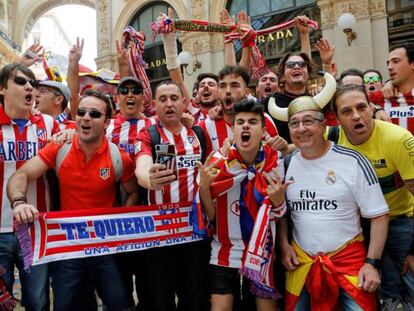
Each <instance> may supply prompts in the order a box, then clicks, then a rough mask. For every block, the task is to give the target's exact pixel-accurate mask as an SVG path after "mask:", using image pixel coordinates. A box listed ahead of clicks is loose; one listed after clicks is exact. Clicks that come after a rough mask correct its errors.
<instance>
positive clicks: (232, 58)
mask: <svg viewBox="0 0 414 311" xmlns="http://www.w3.org/2000/svg"><path fill="white" fill-rule="evenodd" d="M220 22H221V23H222V24H226V25H234V16H232V17H230V15H229V12H228V11H227V10H226V9H221V11H220ZM224 65H228V66H235V65H236V55H235V53H234V44H233V41H232V40H226V38H225V37H224Z"/></svg>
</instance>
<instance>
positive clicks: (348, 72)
mask: <svg viewBox="0 0 414 311" xmlns="http://www.w3.org/2000/svg"><path fill="white" fill-rule="evenodd" d="M346 76H357V77H360V78H361V80H362V82H363V81H364V76H363V75H362V71H361V70H359V69H356V68H349V69H346V70H344V71H342V72H341V75H340V77H339V84H342V79H343V78H345V77H346Z"/></svg>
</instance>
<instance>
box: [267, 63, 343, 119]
mask: <svg viewBox="0 0 414 311" xmlns="http://www.w3.org/2000/svg"><path fill="white" fill-rule="evenodd" d="M319 74H320V75H323V77H324V79H325V87H324V88H323V90H322V91H321V92H320V93H319V94H317V95H316V96H314V97H311V96H300V97H298V98H296V99H295V100H293V101H292V102H291V103H290V104H289V106H288V108H280V107H278V106H277V105H276V101H275V98H274V97H271V98H270V99H269V105H268V109H269V113H270V114H271V115H272V116H273V118H275V119H277V120H279V121H285V122H288V121H289V119H290V117H291V116H292V115H294V114H295V113H297V112H300V111H303V110H317V111H320V110H321V109H323V108H324V107H325V106H326V105H327V104H328V103H329V101H330V100H331V98H332V96H333V95H334V94H335V91H336V81H335V78H334V77H333V76H332V75H331V74H330V73H327V72H325V73H324V72H322V71H320V72H319Z"/></svg>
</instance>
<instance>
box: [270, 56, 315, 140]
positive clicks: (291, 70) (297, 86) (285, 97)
mask: <svg viewBox="0 0 414 311" xmlns="http://www.w3.org/2000/svg"><path fill="white" fill-rule="evenodd" d="M311 71H312V67H311V60H310V58H309V56H308V55H307V54H306V53H303V52H299V53H286V54H285V55H284V56H283V57H282V59H281V60H280V62H279V66H278V72H279V78H280V83H279V84H281V85H282V87H281V91H280V92H276V93H274V94H273V95H272V96H271V97H273V98H274V99H275V100H276V102H277V104H278V106H280V107H284V108H286V107H288V106H289V104H290V102H291V101H292V100H293V99H295V98H296V97H298V96H302V95H306V94H307V89H306V86H307V83H308V80H309V76H310V74H311ZM271 97H268V98H265V99H264V100H262V104H263V105H264V107H265V111H266V112H269V110H268V104H269V99H270V98H271ZM273 121H274V123H275V124H276V127H277V129H278V132H279V135H280V136H281V137H283V138H284V139H286V140H287V142H288V143H289V144H290V143H291V139H290V135H289V128H288V124H287V122H284V121H279V120H276V119H273Z"/></svg>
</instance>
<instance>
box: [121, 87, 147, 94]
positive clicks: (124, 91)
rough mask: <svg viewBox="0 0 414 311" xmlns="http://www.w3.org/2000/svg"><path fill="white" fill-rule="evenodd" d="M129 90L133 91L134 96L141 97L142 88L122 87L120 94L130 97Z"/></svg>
mask: <svg viewBox="0 0 414 311" xmlns="http://www.w3.org/2000/svg"><path fill="white" fill-rule="evenodd" d="M129 90H131V92H132V94H134V95H139V94H141V93H142V88H141V87H140V86H137V85H135V86H129V87H128V86H121V87H120V88H119V93H121V94H122V95H128V93H129Z"/></svg>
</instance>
